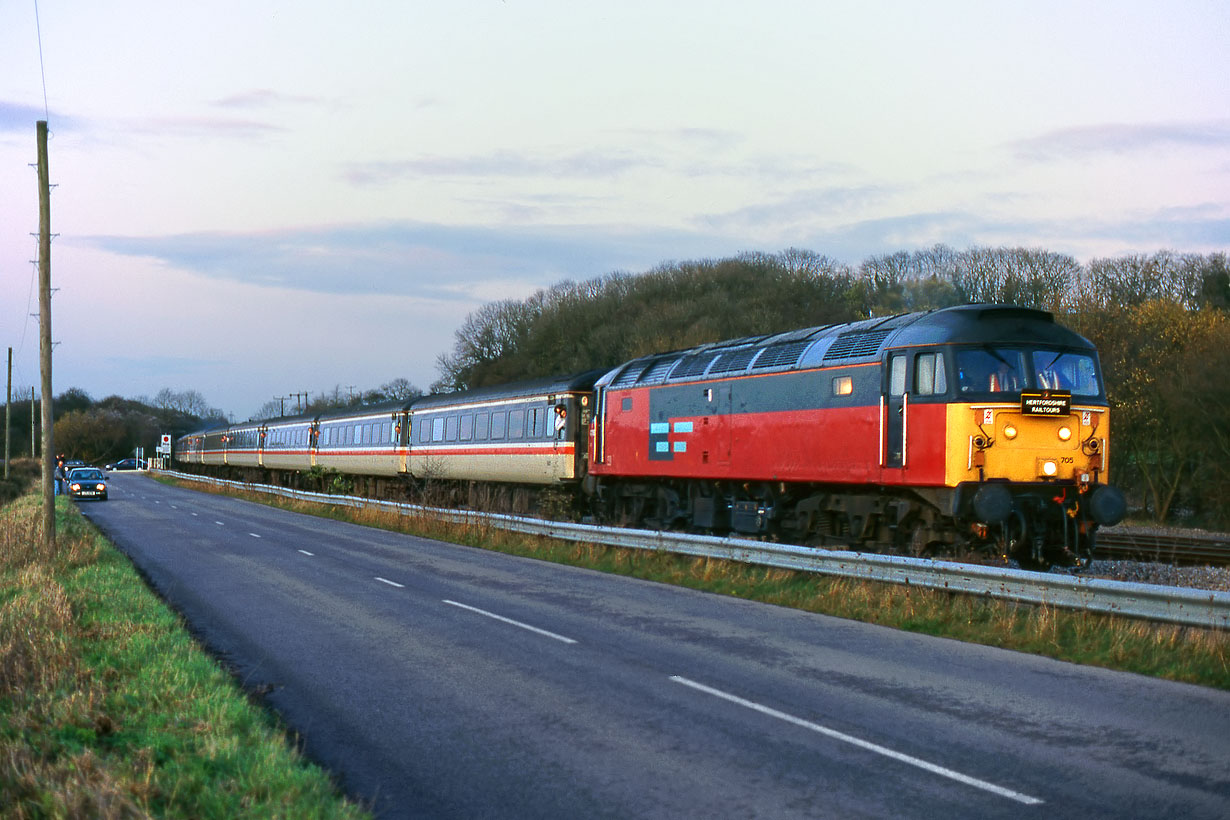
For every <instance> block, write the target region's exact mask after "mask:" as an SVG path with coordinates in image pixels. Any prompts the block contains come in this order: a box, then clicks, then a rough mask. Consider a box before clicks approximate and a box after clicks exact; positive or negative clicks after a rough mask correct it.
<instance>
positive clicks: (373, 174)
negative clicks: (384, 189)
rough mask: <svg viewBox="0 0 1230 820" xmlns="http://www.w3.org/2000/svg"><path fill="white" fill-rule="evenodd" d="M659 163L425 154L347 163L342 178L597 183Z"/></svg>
mask: <svg viewBox="0 0 1230 820" xmlns="http://www.w3.org/2000/svg"><path fill="white" fill-rule="evenodd" d="M660 166H661V163H660V161H658V160H657V159H655V158H653V157H651V156H646V155H637V154H632V153H628V152H621V151H578V152H573V153H565V154H562V155H548V154H530V153H520V152H514V151H498V152H495V153H493V154H487V155H483V156H460V157H457V156H453V157H450V156H425V157H418V158H415V159H406V160H394V161H384V162H362V163H354V164H351V165H349V166H348V167H347V168H346V169H345V170H344V171H343V177H344V178H345V179H346V180H347V181H349V182H351V183H352V184H354V185H388V184H393V183H397V182H400V181H402V180H404V179H408V178H418V177H455V178H456V177H475V178H479V179H491V178H493V177H500V178H527V177H538V178H543V179H560V178H565V179H596V178H609V177H612V176H618V175H620V174H624V173H627V172H630V171H639V170H645V169H653V168H657V167H660Z"/></svg>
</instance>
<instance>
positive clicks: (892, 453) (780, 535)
mask: <svg viewBox="0 0 1230 820" xmlns="http://www.w3.org/2000/svg"><path fill="white" fill-rule="evenodd" d="M1109 444H1110V414H1109V406H1108V404H1107V400H1106V393H1105V387H1104V381H1103V378H1102V372H1101V365H1100V362H1099V359H1098V355H1097V350H1096V349H1095V347H1094V345H1093V344H1091V343H1090V342H1089V341H1088V340H1086V339H1085V338H1083V337H1082V336H1080V335H1079V334H1077V333H1075V332H1073V331H1072V330H1070V329H1068V328H1065V327H1063V326H1062V325H1061V324H1059V323H1058V322H1056V321H1055V318H1054V316H1053V314H1051V313H1049V312H1047V311H1042V310H1036V309H1032V308H1023V307H1017V306H1012V305H996V304H971V305H959V306H953V307H946V308H941V309H936V310H928V311H921V312H911V313H904V314H900V315H895V316H890V317H882V318H871V319H866V320H862V321H856V322H849V323H843V324H829V325H822V326H817V327H810V328H803V329H799V330H795V331H790V332H786V333H774V334H766V335H761V336H753V337H748V338H741V339H733V340H728V341H723V342H717V343H711V344H704V345H699V346H696V347H691V348H688V349H685V350H676V351H671V352H665V353H655V354H652V355H647V356H641V357H638V358H636V359H633V360H631V361H627V362H623V363H621V364H619V365H618V366H616V367H613V368H604V369H597V370H591V371H588V372H584V373H579V374H572V375H568V376H562V377H557V378H544V379H537V380H532V381H522V382H517V383H515V384H507V385H501V386H492V387H482V388H478V389H473V390H464V391H459V392H454V393H444V394H436V395H429V396H421V397H418V398H415V399H411V400H407V401H395V402H389V403H385V404H380V405H372V406H364V407H357V408H350V409H343V410H331V411H328V412H322V413H313V414H305V415H298V416H292V417H286V418H277V419H267V420H260V421H248V422H243V423H238V424H228V425H223V426H219V427H215V428H211V429H205V430H201V431H197V432H193V433H190V434H188V435H184V436H182V437H180V438H179V439H178V440H177V441H176V443H175V447H174V451H173V459H174V460H175V461H176V462H177V464H179V465H180V466H182V467H183V468H185V469H187V470H189V471H197V472H213V473H215V474H219V475H223V476H226V477H232V478H239V479H242V480H248V481H262V482H271V483H276V484H298V485H300V486H305V487H313V482H315V483H316V484H321V483H322V482H324V481H327V480H328V479H329V478H330V477H332V478H333V480H334V482H335V484H336V481H337V478H338V477H343V478H344V479H345V482H346V486H348V487H349V486H355V487H357V489H358V490H359V491H360V492H364V493H367V494H371V495H376V496H381V497H387V498H405V499H411V500H413V499H415V498H419V497H421V496H422V493H423V492H424V490H425V489H426V488H435V489H436V490H439V489H440V488H448V490H449V493H450V495H449V498H450V499H451V500H452V502H453V503H457V504H461V505H475V506H480V505H497V506H499V505H504V506H505V507H510V508H513V509H518V510H533V509H536V508H537V507H539V506H542V505H543V499H555V502H556V503H555V504H554V505H553V506H555V507H558V506H559V504H558V500H559V499H560V498H561V497H562V498H564V499H566V500H567V505H566V506H567V507H568V508H569V509H571V510H574V511H575V514H577V515H580V516H581V517H583V518H586V519H589V520H594V521H597V522H600V523H609V524H615V525H622V526H634V527H650V528H661V529H679V530H687V531H700V532H714V533H734V534H738V535H740V536H746V537H760V538H770V539H778V540H781V541H786V542H790V543H796V544H802V545H810V546H816V547H824V548H832V549H851V550H859V551H879V552H892V553H897V554H907V555H916V556H921V555H933V554H965V555H973V556H980V555H985V556H990V557H993V558H995V559H996V560H1001V559H1002V560H1014V561H1016V562H1017V563H1018V564H1019V565H1020V566H1022V567H1025V568H1031V569H1044V568H1048V567H1051V566H1053V565H1059V566H1065V567H1075V568H1078V569H1079V568H1083V567H1084V566H1087V565H1088V563H1089V562H1090V561H1091V560H1092V558H1093V554H1094V547H1095V535H1096V532H1097V530H1098V528H1099V527H1103V526H1112V525H1114V524H1116V523H1118V522H1119V521H1120V520H1122V518H1123V517H1124V515H1125V513H1126V502H1125V499H1124V496H1123V494H1122V493H1121V492H1120V491H1119V490H1118V489H1117V488H1116V487H1115V486H1114V485H1113V484H1111V483H1110V481H1109V478H1110V472H1109V457H1110V452H1109ZM314 488H315V487H314Z"/></svg>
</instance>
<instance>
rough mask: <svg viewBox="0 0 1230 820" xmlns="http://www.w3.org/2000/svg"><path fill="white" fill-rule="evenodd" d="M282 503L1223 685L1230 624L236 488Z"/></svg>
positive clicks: (1229, 664) (1228, 674) (1227, 675)
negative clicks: (1198, 624)
mask: <svg viewBox="0 0 1230 820" xmlns="http://www.w3.org/2000/svg"><path fill="white" fill-rule="evenodd" d="M193 486H194V488H199V489H204V490H206V491H210V492H220V491H221V492H226V493H227V494H238V495H241V496H243V497H246V498H248V499H250V500H252V501H257V502H259V503H262V504H271V505H275V506H280V507H284V508H287V509H292V510H296V511H299V512H305V513H309V514H313V515H321V516H325V517H329V518H336V519H340V520H347V521H353V522H355V523H359V524H364V525H368V526H376V527H381V528H384V529H391V530H397V531H401V532H407V533H412V534H415V535H421V536H426V537H429V538H436V539H439V540H442V541H451V542H453V543H458V544H465V545H468V546H474V547H480V548H483V549H490V550H496V551H499V552H504V553H509V554H512V555H521V556H526V557H530V558H537V559H542V560H546V561H554V562H557V563H562V564H571V565H573V566H580V567H587V568H590V569H596V570H600V571H602V572H612V573H618V574H621V575H629V576H634V577H637V578H644V579H647V580H650V581H658V582H662V583H668V584H675V585H678V586H686V587H691V588H693V589H699V590H704V591H707V592H715V593H718V594H722V595H734V596H738V597H740V598H747V599H750V600H756V601H763V602H765V603H770V604H776V605H779V606H787V607H792V608H794V609H801V610H806V611H808V612H817V613H821V614H825V615H835V616H837V617H840V618H850V619H853V620H858V621H865V622H868V623H874V624H881V625H883V626H889V627H893V628H896V629H906V630H910V631H912V632H922V633H926V634H929V635H937V636H940V637H945V638H954V639H956V640H961V641H968V642H971V643H980V644H986V645H988V646H999V647H1003V648H1005V649H1013V650H1017V651H1020V652H1030V653H1034V654H1038V655H1046V656H1049V657H1052V658H1057V659H1059V660H1065V661H1071V662H1073V663H1080V664H1087V665H1092V666H1102V667H1106V668H1109V669H1118V670H1122V671H1127V672H1136V673H1139V674H1143V675H1152V676H1155V677H1160V678H1168V679H1170V680H1176V681H1183V682H1187V683H1196V684H1200V685H1203V686H1212V687H1217V688H1221V689H1230V633H1228V632H1225V631H1219V630H1210V629H1196V628H1191V627H1181V626H1170V625H1165V624H1153V623H1149V622H1146V621H1140V620H1135V619H1131V618H1122V617H1115V616H1110V615H1099V614H1093V613H1086V612H1072V611H1068V610H1065V609H1057V608H1054V607H1047V606H1030V605H1027V604H1014V603H1011V602H1007V601H998V600H994V599H990V598H984V597H979V596H972V595H960V594H955V593H947V592H941V591H936V590H929V589H920V588H918V587H908V586H902V585H897V584H883V583H876V582H866V581H856V580H849V579H844V578H834V577H826V576H822V575H814V574H811V573H806V572H795V571H791V570H781V569H774V568H769V567H757V566H752V565H748V564H742V563H738V562H734V561H722V560H714V559H708V558H692V557H689V556H680V555H673V554H670V553H661V552H648V551H644V550H629V549H620V548H616V547H605V546H599V545H594V544H581V543H574V542H568V541H554V540H551V539H546V538H539V537H535V536H525V535H519V534H515V533H507V532H504V531H502V530H497V529H494V528H488V527H475V526H469V527H466V526H458V525H451V524H445V523H441V522H438V521H434V520H431V519H429V518H426V517H417V516H398V515H396V514H392V513H386V512H382V511H376V510H353V509H351V508H348V507H340V506H338V507H334V506H328V505H322V504H315V503H305V502H298V501H289V500H286V499H282V498H279V497H276V496H270V495H266V494H264V493H250V492H248V493H244V492H241V493H234V492H232V491H229V490H219V489H217V488H213V487H211V486H210V485H205V484H194V485H193Z"/></svg>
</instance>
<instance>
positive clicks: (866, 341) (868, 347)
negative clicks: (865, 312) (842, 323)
mask: <svg viewBox="0 0 1230 820" xmlns="http://www.w3.org/2000/svg"><path fill="white" fill-rule="evenodd" d="M891 332H892V328H883V329H880V330H852V331H848V332H846V333H842V334H841V335H840V336H838V337H837V339H836V340H835V341H834V342H833V345H832V346H831V347H830V348H829V349H828V351H827V352H826V353H825V354H824V361H826V362H829V361H833V360H834V359H857V358H860V357H863V356H871V355H874V354H875V352H876V351H877V350H879V349H880V345H881V344H883V342H884V340H885V339H887V338H888V334H889V333H891Z"/></svg>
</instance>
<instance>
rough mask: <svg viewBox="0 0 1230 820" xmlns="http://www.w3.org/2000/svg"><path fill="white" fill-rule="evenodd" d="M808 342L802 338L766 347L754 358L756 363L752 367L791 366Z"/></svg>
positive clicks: (760, 368)
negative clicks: (799, 340)
mask: <svg viewBox="0 0 1230 820" xmlns="http://www.w3.org/2000/svg"><path fill="white" fill-rule="evenodd" d="M810 344H811V340H810V339H804V340H803V341H801V342H787V343H785V344H777V345H771V346H769V347H766V348H765V349H764V352H763V353H761V354H760V358H759V359H757V360H756V364H755V365H753V366H752V369H753V370H766V369H768V368H770V367H792V366H793V365H795V364H797V363H798V361H799V358H800V357H801V356H802V355H803V351H804V350H806V349H807V347H808V345H810Z"/></svg>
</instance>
